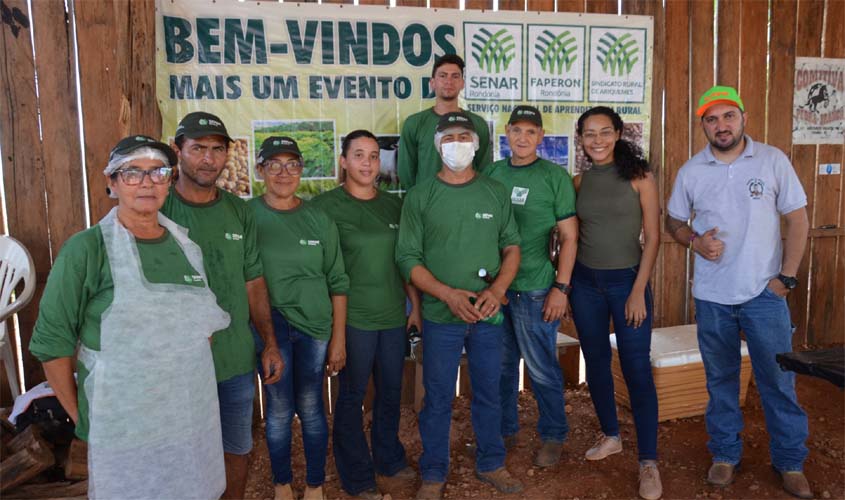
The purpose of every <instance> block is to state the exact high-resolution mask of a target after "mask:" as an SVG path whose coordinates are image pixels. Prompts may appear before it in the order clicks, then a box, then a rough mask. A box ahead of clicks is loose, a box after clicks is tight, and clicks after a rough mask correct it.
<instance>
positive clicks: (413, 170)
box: [396, 115, 419, 189]
mask: <svg viewBox="0 0 845 500" xmlns="http://www.w3.org/2000/svg"><path fill="white" fill-rule="evenodd" d="M415 121H416V120H415V117H414V115H412V116H410V117H409V118H408V119H407V120H405V123H404V124H403V125H402V133H401V134H400V135H399V159H398V164H397V167H396V172H397V174H398V175H399V182H400V183H401V184H402V186H403V187H404V188H405V189H410V188H411V186H413V185H414V184H416V181H417V162H418V161H419V160H418V155H417V148H418V147H419V145H418V144H417V138H416V134H415V130H413V129H415V128H416V127H415V126H414V123H415Z"/></svg>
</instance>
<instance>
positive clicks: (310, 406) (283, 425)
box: [253, 309, 329, 486]
mask: <svg viewBox="0 0 845 500" xmlns="http://www.w3.org/2000/svg"><path fill="white" fill-rule="evenodd" d="M272 318H273V329H274V330H275V332H276V343H277V344H278V345H279V352H280V353H281V355H282V360H283V361H284V363H285V368H284V370H283V371H282V378H281V380H279V381H278V382H276V383H275V384H271V385H266V384H265V385H264V394H265V397H266V399H267V415H266V425H265V431H266V434H267V448H268V449H269V450H270V466H271V468H272V469H273V482H274V483H276V484H288V483H290V482H291V481H292V480H293V473H292V472H291V465H290V463H291V459H290V442H291V423H292V422H293V415H294V413H296V415H298V416H299V422H300V424H301V425H302V444H303V447H304V448H305V466H306V473H305V482H306V484H308V485H309V486H319V485H321V484H323V481H324V480H325V477H326V454H327V451H328V445H329V428H328V424H327V422H326V412H325V410H324V409H323V378H324V377H325V371H326V350H327V349H328V345H329V343H328V341H325V340H317V339H315V338H313V337H311V336H309V335H308V334H306V333H304V332H301V331H299V330H297V329H296V328H295V327H294V326H293V325H291V324H290V323H288V322H287V320H285V318H284V317H283V316H282V314H281V313H280V312H279V311H278V310H276V309H273V312H272ZM253 337H254V338H255V350H256V353H257V354H258V355H259V363H258V370H259V372H261V371H262V368H261V362H260V361H261V360H260V355H261V351H262V350H263V349H264V341H263V340H262V339H261V337H260V336H259V335H258V333H257V332H256V331H255V329H253ZM262 376H263V373H262Z"/></svg>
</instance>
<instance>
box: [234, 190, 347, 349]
mask: <svg viewBox="0 0 845 500" xmlns="http://www.w3.org/2000/svg"><path fill="white" fill-rule="evenodd" d="M249 207H250V208H251V209H252V211H253V213H254V214H255V221H256V223H257V224H258V249H259V252H260V254H261V261H262V262H263V263H264V278H265V279H266V280H267V288H268V289H269V291H270V304H272V306H273V307H275V308H276V309H278V310H279V311H280V312H281V313H282V315H283V316H284V317H285V319H286V320H288V322H289V323H290V324H291V325H293V326H294V327H296V328H297V329H298V330H300V331H302V332H303V333H306V334H308V335H310V336H312V337H314V338H316V339H319V340H328V339H330V338H331V335H332V302H331V295H346V293H347V292H348V291H349V277H348V276H347V275H346V271H345V269H344V266H343V255H341V253H340V242H339V241H338V240H339V238H338V233H337V226H336V225H335V224H334V222H332V220H331V219H330V218H329V216H328V215H326V214H325V213H324V212H323V211H322V210H320V209H319V208H317V207H316V206H314V205H313V204H312V203H310V202H305V201H303V202H302V203H301V204H300V205H299V206H298V207H296V208H294V209H292V210H276V209H274V208H271V207H270V206H268V205H267V203H266V202H265V201H264V197H263V196H262V197H260V198H253V199H251V200H249Z"/></svg>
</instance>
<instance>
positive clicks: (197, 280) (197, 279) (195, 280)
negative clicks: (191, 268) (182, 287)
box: [182, 274, 202, 283]
mask: <svg viewBox="0 0 845 500" xmlns="http://www.w3.org/2000/svg"><path fill="white" fill-rule="evenodd" d="M182 278H183V279H184V280H185V283H202V276H200V275H199V274H195V275H193V276H192V275H190V274H186V275H184V276H182Z"/></svg>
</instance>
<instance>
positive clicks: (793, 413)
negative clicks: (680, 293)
mask: <svg viewBox="0 0 845 500" xmlns="http://www.w3.org/2000/svg"><path fill="white" fill-rule="evenodd" d="M695 319H696V323H697V324H698V346H699V349H700V350H701V357H702V360H703V361H704V370H705V373H706V374H707V393H708V394H709V396H710V401H709V402H708V403H707V413H706V414H705V422H706V424H707V433H708V434H709V435H710V440H709V441H708V442H707V447H708V448H709V449H710V453H712V454H713V461H714V462H726V463H729V464H738V463H739V461H740V458H741V457H742V439H741V438H740V436H739V434H740V432H741V431H742V411H741V410H740V408H739V372H740V362H741V357H740V338H739V332H740V330H742V331H743V332H745V340H746V343H747V345H748V353H749V354H750V356H751V366H752V369H753V371H754V380H755V382H756V384H757V389H758V390H759V392H760V400H761V401H762V403H763V413H764V415H765V416H766V428H767V429H768V431H769V436H770V440H769V452H770V454H771V458H772V465H773V466H774V467H775V468H776V469H777V470H779V471H782V472H784V471H799V470H802V468H803V465H804V459H805V458H807V447H806V446H805V445H804V442H805V441H806V440H807V436H808V430H807V414H806V413H804V410H802V409H801V406H799V405H798V399H797V397H796V395H795V374H794V373H793V372H787V371H783V370H781V369H780V367H779V366H778V363H777V361H775V355H776V354H779V353H782V352H790V351H792V324H791V322H790V319H789V308H788V307H787V305H786V299H784V298H782V297H778V296H777V295H776V294H774V293H773V292H771V291H770V290H769V289H768V288H766V289H765V290H763V292H762V293H761V294H760V295H758V296H757V297H755V298H753V299H751V300H749V301H748V302H745V303H743V304H736V305H722V304H717V303H715V302H708V301H705V300H698V299H696V301H695Z"/></svg>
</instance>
